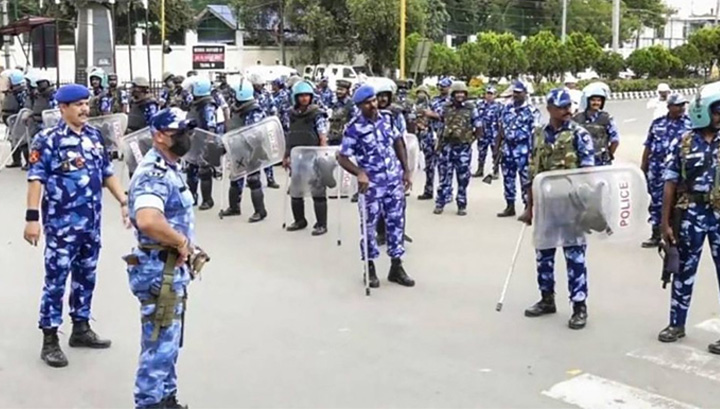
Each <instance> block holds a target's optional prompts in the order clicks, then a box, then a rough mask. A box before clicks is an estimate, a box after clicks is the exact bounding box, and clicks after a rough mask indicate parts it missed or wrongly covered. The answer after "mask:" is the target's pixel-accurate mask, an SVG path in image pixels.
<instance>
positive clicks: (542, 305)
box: [525, 292, 557, 317]
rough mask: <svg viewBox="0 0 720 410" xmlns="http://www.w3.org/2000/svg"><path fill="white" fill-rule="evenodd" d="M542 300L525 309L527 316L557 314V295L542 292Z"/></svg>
mask: <svg viewBox="0 0 720 410" xmlns="http://www.w3.org/2000/svg"><path fill="white" fill-rule="evenodd" d="M541 294H542V299H540V301H539V302H538V303H536V304H534V305H532V306H530V307H529V308H527V309H525V316H527V317H538V316H543V315H548V314H551V313H555V312H557V308H556V307H555V294H554V293H552V292H541Z"/></svg>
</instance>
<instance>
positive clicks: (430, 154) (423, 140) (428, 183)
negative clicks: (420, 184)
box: [418, 131, 438, 195]
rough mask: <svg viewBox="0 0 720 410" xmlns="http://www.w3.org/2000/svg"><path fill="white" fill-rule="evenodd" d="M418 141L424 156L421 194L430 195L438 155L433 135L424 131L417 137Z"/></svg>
mask: <svg viewBox="0 0 720 410" xmlns="http://www.w3.org/2000/svg"><path fill="white" fill-rule="evenodd" d="M418 140H419V141H420V148H421V149H422V151H423V155H424V156H425V169H424V171H425V189H424V191H423V192H424V193H425V194H428V195H432V193H433V185H434V184H435V168H436V167H437V161H438V154H437V152H436V151H435V135H433V133H432V132H430V131H424V132H421V133H420V134H419V135H418Z"/></svg>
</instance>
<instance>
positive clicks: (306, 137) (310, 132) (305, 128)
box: [285, 105, 321, 153]
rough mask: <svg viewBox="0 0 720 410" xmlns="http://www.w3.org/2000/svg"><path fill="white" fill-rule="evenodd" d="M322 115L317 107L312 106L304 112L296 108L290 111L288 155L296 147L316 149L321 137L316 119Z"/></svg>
mask: <svg viewBox="0 0 720 410" xmlns="http://www.w3.org/2000/svg"><path fill="white" fill-rule="evenodd" d="M320 114H321V111H320V108H318V106H317V105H311V106H309V107H308V108H307V110H305V111H304V112H299V111H297V110H295V109H294V108H293V109H292V110H291V111H290V128H289V130H288V136H287V148H286V150H285V152H286V153H290V150H291V149H293V148H295V147H307V146H310V147H316V146H318V145H320V136H319V135H318V133H317V130H316V129H315V118H316V117H317V116H318V115H320Z"/></svg>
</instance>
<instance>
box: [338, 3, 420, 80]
mask: <svg viewBox="0 0 720 410" xmlns="http://www.w3.org/2000/svg"><path fill="white" fill-rule="evenodd" d="M347 4H348V9H349V10H350V17H351V19H352V30H353V32H354V33H355V34H356V37H355V39H356V42H357V46H358V49H359V51H361V52H362V53H363V54H365V56H366V57H367V58H368V60H369V63H370V67H371V68H372V69H373V71H374V72H375V73H376V74H380V73H382V72H383V71H384V69H385V68H390V67H396V66H397V56H398V46H397V44H398V42H399V34H400V8H399V6H398V2H397V1H396V0H347ZM426 5H427V3H426V0H408V1H407V31H408V32H410V33H412V32H415V31H418V32H421V31H422V30H420V28H421V27H423V25H424V24H425V22H426V17H427V16H426V14H425V11H426V10H427V7H426Z"/></svg>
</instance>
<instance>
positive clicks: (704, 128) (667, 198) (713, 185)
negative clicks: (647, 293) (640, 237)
mask: <svg viewBox="0 0 720 410" xmlns="http://www.w3.org/2000/svg"><path fill="white" fill-rule="evenodd" d="M688 114H689V116H690V121H691V122H692V131H691V132H688V133H685V135H683V136H682V137H681V138H680V139H676V140H675V141H673V143H672V145H671V146H670V155H669V157H668V164H667V169H666V170H665V191H664V194H663V204H662V206H663V209H662V228H661V229H662V234H663V240H664V241H665V242H666V243H668V244H673V245H675V246H677V249H678V254H679V260H680V261H679V262H680V270H679V272H678V273H676V274H674V277H673V278H672V299H671V303H670V324H669V325H668V326H667V327H666V328H665V329H663V330H662V331H661V332H660V334H659V335H658V339H659V340H660V341H661V342H666V343H669V342H675V341H677V340H678V339H680V338H682V337H684V336H685V323H686V321H687V314H688V310H689V309H690V299H691V297H692V291H693V285H694V284H695V275H696V274H697V269H698V264H699V263H700V257H701V255H702V249H703V247H704V245H705V239H706V238H707V239H708V240H709V242H710V250H711V252H712V256H713V261H714V263H715V274H716V275H717V277H718V279H719V280H720V261H719V260H718V252H720V251H719V249H720V180H719V178H718V175H719V174H720V134H719V131H720V83H712V84H708V85H705V86H704V87H703V88H701V89H700V91H699V95H698V96H697V97H695V98H694V99H692V100H691V102H690V108H689V110H688ZM708 350H709V351H710V352H711V353H714V354H720V341H717V342H715V343H712V344H711V345H709V346H708Z"/></svg>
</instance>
